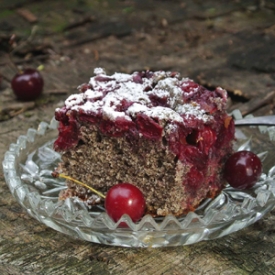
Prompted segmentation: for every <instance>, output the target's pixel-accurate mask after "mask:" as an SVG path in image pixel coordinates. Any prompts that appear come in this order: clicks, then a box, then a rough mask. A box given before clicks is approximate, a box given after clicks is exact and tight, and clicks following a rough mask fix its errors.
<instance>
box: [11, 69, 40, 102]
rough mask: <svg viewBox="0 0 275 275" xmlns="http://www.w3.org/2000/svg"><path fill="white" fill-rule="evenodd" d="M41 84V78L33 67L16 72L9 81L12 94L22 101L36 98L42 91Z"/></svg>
mask: <svg viewBox="0 0 275 275" xmlns="http://www.w3.org/2000/svg"><path fill="white" fill-rule="evenodd" d="M43 86H44V81H43V78H42V76H41V74H40V73H39V72H38V71H37V70H35V69H25V70H24V71H22V72H19V73H17V74H16V75H15V76H14V78H13V79H12V81H11V87H12V90H13V92H14V94H15V95H16V97H17V98H18V99H20V100H24V101H28V100H34V99H36V98H37V97H38V96H39V95H40V94H41V93H42V89H43Z"/></svg>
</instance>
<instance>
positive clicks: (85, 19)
mask: <svg viewBox="0 0 275 275" xmlns="http://www.w3.org/2000/svg"><path fill="white" fill-rule="evenodd" d="M95 20H96V18H95V17H94V16H87V17H84V18H83V19H82V20H81V21H79V22H75V23H72V24H69V25H67V26H66V27H64V28H63V31H68V30H71V29H74V28H77V27H79V26H82V25H84V24H86V23H89V22H93V21H95Z"/></svg>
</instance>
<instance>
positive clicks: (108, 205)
mask: <svg viewBox="0 0 275 275" xmlns="http://www.w3.org/2000/svg"><path fill="white" fill-rule="evenodd" d="M105 209H106V212H107V214H108V215H109V216H110V217H111V218H112V219H113V220H114V221H115V222H117V221H118V220H119V219H120V218H121V216H122V215H124V214H127V215H129V216H130V217H131V219H132V221H133V222H137V221H138V220H140V219H141V218H142V216H143V215H144V212H145V199H144V196H143V194H142V192H141V191H140V189H139V188H137V187H136V186H134V185H133V184H130V183H119V184H116V185H114V186H112V187H111V188H110V190H109V191H108V192H107V195H106V198H105Z"/></svg>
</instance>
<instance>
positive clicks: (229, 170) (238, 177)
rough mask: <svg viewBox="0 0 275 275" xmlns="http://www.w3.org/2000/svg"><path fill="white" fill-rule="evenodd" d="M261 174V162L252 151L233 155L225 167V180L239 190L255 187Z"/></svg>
mask: <svg viewBox="0 0 275 275" xmlns="http://www.w3.org/2000/svg"><path fill="white" fill-rule="evenodd" d="M261 173H262V163H261V160H260V159H259V158H258V156H257V155H255V154H254V153H252V152H250V151H239V152H236V153H234V154H232V155H231V156H230V157H229V158H228V160H227V161H226V163H225V166H224V178H225V180H226V181H227V182H228V183H229V184H230V185H231V186H232V187H234V188H237V189H249V188H251V187H253V186H254V185H255V183H256V182H257V181H258V180H259V178H260V176H261Z"/></svg>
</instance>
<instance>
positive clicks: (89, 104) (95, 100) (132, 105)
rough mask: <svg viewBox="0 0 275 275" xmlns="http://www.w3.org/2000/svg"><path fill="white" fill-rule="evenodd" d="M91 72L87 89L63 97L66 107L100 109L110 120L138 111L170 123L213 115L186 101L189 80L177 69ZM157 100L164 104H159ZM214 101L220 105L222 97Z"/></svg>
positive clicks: (85, 109)
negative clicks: (93, 74)
mask: <svg viewBox="0 0 275 275" xmlns="http://www.w3.org/2000/svg"><path fill="white" fill-rule="evenodd" d="M94 73H95V76H94V77H92V78H91V79H90V81H89V87H90V88H89V89H87V90H86V91H85V92H83V93H81V94H74V95H71V96H70V97H69V98H68V99H67V100H66V101H65V107H66V108H67V109H72V110H76V111H78V110H82V112H84V113H85V112H86V113H99V112H100V113H101V114H102V115H103V118H104V119H110V120H116V119H117V118H118V117H121V118H125V119H127V120H133V119H134V118H135V117H136V115H137V114H138V113H144V114H145V115H147V116H149V117H151V118H154V119H157V121H168V122H171V123H172V122H173V121H175V122H180V123H184V120H185V119H188V118H190V117H191V116H192V117H195V118H196V119H197V120H201V121H203V122H207V121H210V120H212V119H213V117H212V116H211V115H209V114H208V113H207V111H206V110H204V109H203V108H202V107H201V106H200V104H196V103H194V102H188V101H187V102H186V100H185V96H186V94H187V92H186V91H185V88H186V87H187V86H188V85H189V84H188V83H190V82H191V81H192V80H190V79H188V78H180V75H179V74H178V73H172V72H164V71H158V72H155V73H153V72H148V73H147V74H146V73H143V74H142V73H138V72H135V73H133V74H132V75H130V74H125V73H114V74H113V75H110V76H108V75H106V73H105V71H104V69H102V68H96V69H95V70H94ZM192 83H194V82H192ZM195 85H197V84H195ZM197 86H198V87H199V85H197ZM198 87H196V86H194V87H193V86H192V87H191V88H190V89H189V91H188V92H189V96H190V94H193V93H196V92H197V91H198ZM156 102H157V103H156ZM158 102H163V104H164V105H163V106H162V104H160V105H161V106H159V103H158ZM217 102H219V107H221V106H220V105H222V103H221V100H220V101H217Z"/></svg>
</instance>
